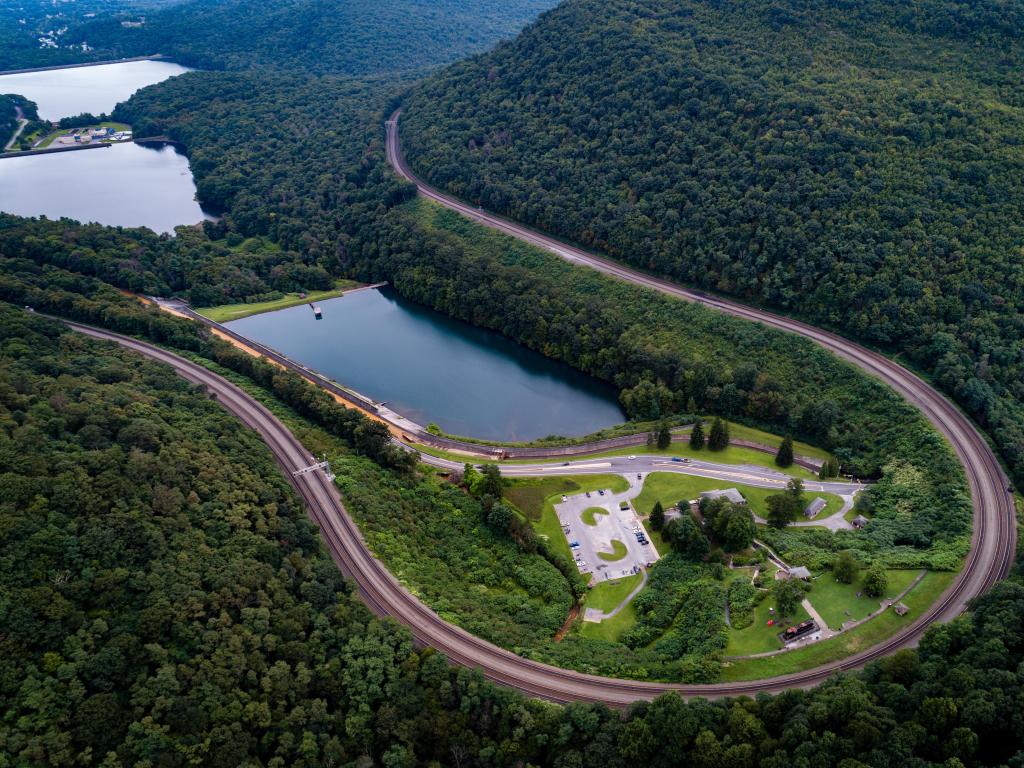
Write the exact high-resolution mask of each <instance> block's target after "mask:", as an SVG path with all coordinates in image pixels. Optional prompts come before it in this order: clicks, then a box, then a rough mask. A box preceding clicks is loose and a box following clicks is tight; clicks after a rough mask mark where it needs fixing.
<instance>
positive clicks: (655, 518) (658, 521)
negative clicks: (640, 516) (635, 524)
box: [647, 501, 665, 531]
mask: <svg viewBox="0 0 1024 768" xmlns="http://www.w3.org/2000/svg"><path fill="white" fill-rule="evenodd" d="M647 522H649V523H650V524H651V528H653V529H654V530H656V531H660V530H661V529H662V528H664V527H665V509H664V508H663V507H662V506H661V502H660V501H656V502H654V509H652V510H651V516H650V517H649V518H647Z"/></svg>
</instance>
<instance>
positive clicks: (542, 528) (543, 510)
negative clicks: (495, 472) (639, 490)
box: [505, 475, 629, 560]
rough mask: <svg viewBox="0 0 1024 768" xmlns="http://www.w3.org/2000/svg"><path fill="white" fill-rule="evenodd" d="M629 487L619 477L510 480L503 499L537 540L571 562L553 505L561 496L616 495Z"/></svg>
mask: <svg viewBox="0 0 1024 768" xmlns="http://www.w3.org/2000/svg"><path fill="white" fill-rule="evenodd" d="M628 487H629V483H627V482H626V479H625V478H623V477H620V476H619V475H576V476H572V477H539V478H523V479H516V480H511V481H510V482H509V484H508V486H507V487H506V488H505V498H506V499H507V500H508V501H509V502H510V503H511V504H512V506H514V507H515V508H516V509H518V510H519V511H520V512H522V513H523V515H524V516H525V517H526V519H527V520H529V521H530V522H531V523H533V527H534V529H535V530H536V531H537V534H538V535H539V536H543V537H544V538H546V539H547V540H548V542H549V543H550V544H551V545H552V546H553V547H554V548H555V551H556V552H561V553H562V554H563V555H565V556H566V557H567V558H569V559H570V560H572V559H573V558H572V552H571V551H570V549H569V542H567V541H566V540H565V535H564V534H563V533H562V526H561V525H560V524H559V522H558V515H557V514H555V501H560V500H561V498H562V496H563V495H568V494H570V493H583V492H584V491H597V490H601V489H604V490H608V489H611V490H612V491H613V492H614V493H620V492H621V491H624V490H626V489H627V488H628Z"/></svg>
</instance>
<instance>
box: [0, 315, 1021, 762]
mask: <svg viewBox="0 0 1024 768" xmlns="http://www.w3.org/2000/svg"><path fill="white" fill-rule="evenodd" d="M211 466H216V468H217V471H216V472H211V471H210V467H211ZM0 478H2V480H3V482H2V483H0V521H2V524H0V544H2V552H3V555H2V558H3V562H4V567H3V568H2V569H0V649H2V653H0V702H2V703H3V714H2V715H0V766H4V767H5V768H6V767H7V766H22V765H72V764H82V763H83V762H85V763H92V764H97V765H100V764H102V765H109V766H115V765H129V764H150V765H160V766H179V765H180V766H184V765H195V764H202V765H209V766H225V767H226V766H235V765H240V764H247V763H256V762H258V763H260V764H265V765H289V766H322V765H325V764H327V765H371V764H373V765H387V766H413V765H437V764H442V765H463V766H470V765H472V766H508V765H512V764H519V763H529V764H531V765H538V766H562V767H564V766H568V765H578V766H585V767H586V768H590V767H591V766H593V767H594V768H597V767H598V766H601V768H620V767H621V768H626V767H627V766H635V765H638V764H643V765H651V766H659V767H660V766H666V767H667V766H674V765H679V764H681V763H690V764H695V765H707V766H718V765H721V766H725V765H737V764H744V765H749V766H765V768H774V767H775V766H782V765H792V764H793V760H794V757H795V756H797V755H798V756H799V759H800V760H802V761H807V763H808V764H825V765H828V764H832V765H835V764H839V763H840V761H843V760H847V761H848V762H847V763H846V764H848V765H853V764H854V763H851V762H849V760H851V759H852V758H853V757H854V756H855V757H856V758H857V760H858V764H862V765H871V766H879V768H883V767H886V768H887V767H888V766H895V765H900V766H906V765H918V766H930V765H946V766H949V765H955V764H956V763H953V762H949V761H951V760H953V759H956V760H959V761H960V762H961V763H962V764H963V765H966V766H974V765H979V766H980V765H999V764H1007V763H1008V762H1010V761H1011V758H1012V759H1014V760H1017V761H1020V760H1021V759H1022V758H1024V754H1021V753H1020V752H1019V749H1020V745H1021V744H1022V742H1024V732H1022V731H1021V727H1020V723H1018V722H1016V720H1014V719H1013V717H1012V714H1013V711H1014V709H1013V704H1012V702H1014V701H1016V700H1018V699H1019V697H1020V696H1021V695H1022V692H1021V690H1020V681H1019V680H1018V677H1017V676H1016V675H1015V674H1014V670H1015V669H1016V668H1017V667H1018V665H1019V664H1020V663H1022V660H1024V640H1022V638H1024V626H1022V624H1021V617H1022V616H1024V588H1022V587H1021V586H1020V585H1019V583H1017V582H1016V581H1011V582H1008V583H1006V584H1004V585H1001V586H999V587H997V588H996V590H995V591H994V592H993V593H992V594H990V595H989V596H986V597H985V598H983V599H982V601H981V602H980V604H979V605H978V607H977V610H976V611H975V613H974V614H973V616H972V617H970V618H967V619H963V620H960V621H958V622H956V623H955V624H954V625H951V626H947V627H941V628H937V629H934V630H932V631H931V632H930V633H929V635H928V636H927V637H926V638H925V640H924V642H923V643H922V645H921V648H920V650H918V651H907V652H904V653H901V654H899V655H897V656H896V657H894V658H892V659H886V660H884V661H883V662H882V663H881V664H880V665H878V666H876V667H873V668H871V669H869V670H867V671H866V672H865V673H863V674H862V675H860V676H856V677H849V678H839V679H836V680H834V681H832V682H831V683H829V684H827V685H825V686H823V687H821V688H819V689H817V690H815V691H812V692H807V691H793V692H791V693H788V694H786V695H785V696H782V697H778V698H776V699H769V698H765V699H762V700H758V701H757V702H754V701H746V702H735V703H734V702H727V701H722V702H715V703H709V702H695V703H693V704H685V703H683V702H682V701H680V700H679V699H678V698H676V697H672V696H669V697H663V698H662V699H659V700H658V701H656V702H654V703H653V704H640V705H638V706H636V707H635V708H634V709H633V710H632V711H631V712H630V713H628V714H627V715H626V716H625V717H623V716H621V715H620V714H619V713H613V712H610V711H609V710H607V709H605V708H603V707H600V706H589V705H576V706H571V707H568V708H565V709H562V708H558V707H555V706H552V705H548V704H544V703H541V702H537V701H531V700H527V699H524V698H522V697H520V696H519V695H517V694H514V693H512V692H510V691H507V690H503V689H499V688H496V687H494V686H491V685H489V684H486V683H484V682H483V681H482V680H480V678H479V677H478V676H477V675H475V674H474V673H472V672H469V671H467V670H460V669H455V668H452V667H450V666H448V664H447V663H446V662H445V661H444V660H443V658H441V657H439V656H437V655H436V654H434V653H432V652H431V651H429V650H425V651H416V650H415V649H414V648H413V646H412V642H411V637H410V635H409V634H408V633H407V632H406V631H405V630H403V629H400V628H397V627H395V626H394V625H392V624H390V623H387V622H380V621H377V620H375V619H373V618H372V617H371V616H370V615H369V613H368V612H367V611H366V609H365V608H364V607H363V606H362V605H361V604H360V603H359V602H358V601H357V600H356V599H355V598H354V597H353V596H352V595H351V593H350V592H349V590H348V588H347V587H346V586H345V585H344V584H343V583H342V581H341V578H340V576H339V574H338V571H337V569H336V567H335V566H334V564H333V563H332V562H331V561H330V559H329V558H328V557H327V555H326V554H325V553H324V551H323V549H322V547H321V545H320V542H319V539H318V537H317V535H316V532H315V529H314V528H313V526H312V525H311V524H310V523H309V522H308V521H307V520H306V519H305V515H304V513H303V510H302V508H301V505H300V503H299V502H298V500H297V498H296V497H295V495H294V492H293V491H292V490H291V488H290V486H289V485H288V483H287V482H286V481H285V479H284V477H283V476H282V475H281V474H280V472H279V471H278V470H277V468H276V467H275V466H274V464H273V461H272V459H271V456H270V454H269V452H268V451H267V450H266V448H265V447H264V446H263V445H262V443H261V442H260V441H259V440H258V438H257V437H256V436H255V435H254V434H252V433H250V432H248V431H247V430H242V429H239V427H238V424H237V422H236V421H234V419H233V418H232V417H230V416H229V415H228V414H227V413H225V412H224V411H222V410H221V408H220V407H219V406H218V405H217V404H216V403H215V402H213V401H211V400H209V399H208V398H207V397H205V396H204V395H202V394H201V393H199V392H197V391H195V390H194V389H192V387H191V386H190V385H188V384H187V383H186V382H185V381H183V380H182V379H180V378H178V377H177V376H176V375H174V374H173V373H172V372H171V371H170V370H169V369H167V368H165V367H163V366H160V365H157V364H155V363H148V362H145V361H143V360H141V359H140V358H138V357H137V356H134V355H132V354H130V353H127V352H125V351H122V350H120V349H117V348H113V347H111V346H108V345H105V344H102V343H99V342H95V341H92V340H89V339H86V338H84V337H81V336H78V335H77V334H74V333H72V332H70V331H68V330H65V329H63V328H61V327H60V326H59V325H58V324H57V323H55V322H54V321H51V320H48V319H45V318H39V317H33V316H31V315H28V314H26V313H24V312H21V311H19V310H17V309H14V308H13V307H10V306H9V305H0ZM966 681H969V683H968V682H966ZM669 732H671V734H672V736H671V738H667V737H666V734H667V733H669ZM432 761H433V762H432Z"/></svg>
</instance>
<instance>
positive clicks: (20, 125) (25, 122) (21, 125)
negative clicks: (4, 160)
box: [4, 107, 28, 152]
mask: <svg viewBox="0 0 1024 768" xmlns="http://www.w3.org/2000/svg"><path fill="white" fill-rule="evenodd" d="M14 111H15V113H16V114H17V116H18V130H16V131H15V132H14V135H13V136H11V140H10V141H8V142H7V144H5V145H4V152H7V151H8V150H9V149H10V148H11V147H13V146H14V142H16V141H17V140H18V137H19V136H21V132H22V131H24V130H25V126H26V125H28V120H26V119H25V113H24V112H22V111H21V107H15V108H14Z"/></svg>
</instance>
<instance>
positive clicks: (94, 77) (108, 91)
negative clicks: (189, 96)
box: [0, 61, 190, 122]
mask: <svg viewBox="0 0 1024 768" xmlns="http://www.w3.org/2000/svg"><path fill="white" fill-rule="evenodd" d="M189 71H190V70H189V69H188V68H187V67H183V66H181V65H180V64H174V63H172V62H169V61H126V62H123V63H121V64H100V65H98V66H95V67H69V68H66V69H50V70H45V71H42V72H22V73H21V74H17V75H2V76H0V93H20V94H21V95H22V96H26V97H28V98H29V99H31V100H32V101H34V102H35V103H36V105H37V106H38V107H39V118H40V119H41V120H52V121H53V122H56V121H58V120H60V119H61V118H62V117H74V116H75V115H80V114H82V113H83V112H91V113H92V114H94V115H98V114H100V113H101V112H107V113H109V112H110V110H112V109H113V108H114V105H115V104H117V103H118V102H120V101H127V100H128V98H129V97H130V96H131V95H132V94H133V93H135V92H136V91H137V90H139V88H144V87H146V86H147V85H153V84H154V83H159V82H162V81H163V80H166V79H167V78H169V77H174V76H175V75H180V74H182V73H184V72H189Z"/></svg>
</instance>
